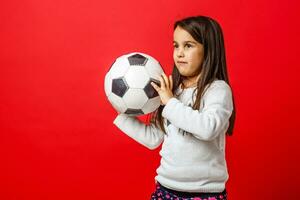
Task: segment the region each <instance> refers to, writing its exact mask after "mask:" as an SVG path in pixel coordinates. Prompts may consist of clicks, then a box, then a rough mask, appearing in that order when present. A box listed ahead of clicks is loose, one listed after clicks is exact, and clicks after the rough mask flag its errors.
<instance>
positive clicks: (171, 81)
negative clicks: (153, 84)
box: [169, 75, 173, 90]
mask: <svg viewBox="0 0 300 200" xmlns="http://www.w3.org/2000/svg"><path fill="white" fill-rule="evenodd" d="M169 79H170V89H171V90H172V89H173V79H172V75H170V76H169Z"/></svg>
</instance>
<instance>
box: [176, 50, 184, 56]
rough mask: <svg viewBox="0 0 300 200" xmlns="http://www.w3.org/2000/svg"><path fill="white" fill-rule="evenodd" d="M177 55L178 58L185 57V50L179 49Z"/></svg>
mask: <svg viewBox="0 0 300 200" xmlns="http://www.w3.org/2000/svg"><path fill="white" fill-rule="evenodd" d="M176 54H177V57H178V58H180V57H184V53H183V49H182V48H178V49H177V53H176Z"/></svg>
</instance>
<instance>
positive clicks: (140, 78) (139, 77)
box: [124, 66, 150, 88]
mask: <svg viewBox="0 0 300 200" xmlns="http://www.w3.org/2000/svg"><path fill="white" fill-rule="evenodd" d="M124 77H125V80H126V82H127V83H128V86H129V87H130V88H144V87H145V86H146V84H147V83H148V81H149V80H150V77H149V75H148V73H147V71H146V70H145V67H143V66H130V68H129V69H128V71H127V72H126V74H125V76H124Z"/></svg>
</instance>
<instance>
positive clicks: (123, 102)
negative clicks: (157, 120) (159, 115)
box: [104, 52, 163, 116]
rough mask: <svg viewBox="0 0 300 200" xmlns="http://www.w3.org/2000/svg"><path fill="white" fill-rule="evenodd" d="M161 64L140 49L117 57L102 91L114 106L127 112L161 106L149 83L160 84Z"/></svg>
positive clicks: (151, 110)
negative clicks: (140, 51)
mask: <svg viewBox="0 0 300 200" xmlns="http://www.w3.org/2000/svg"><path fill="white" fill-rule="evenodd" d="M162 73H163V70H162V68H161V65H160V64H159V62H158V61H157V60H156V59H154V58H153V57H151V56H149V55H147V54H144V53H139V52H134V53H129V54H126V55H122V56H120V57H118V58H117V59H116V60H115V62H114V63H113V64H112V66H111V68H110V69H109V71H108V72H107V74H106V76H105V83H104V85H105V86H104V87H105V93H106V96H107V98H108V100H109V102H110V103H111V104H112V106H113V107H114V109H115V110H117V111H118V112H119V113H125V114H128V115H130V116H139V115H145V114H148V113H151V112H153V111H155V110H156V109H157V108H158V107H159V106H160V97H159V95H158V93H157V92H156V90H155V89H154V88H153V87H152V85H151V84H150V83H151V81H153V82H155V83H156V84H157V85H160V81H159V77H160V76H161V74H162Z"/></svg>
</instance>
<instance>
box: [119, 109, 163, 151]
mask: <svg viewBox="0 0 300 200" xmlns="http://www.w3.org/2000/svg"><path fill="white" fill-rule="evenodd" d="M113 123H114V124H115V125H116V126H117V127H118V128H119V129H120V130H121V131H123V132H124V133H125V134H126V135H128V136H129V137H131V138H132V139H134V140H135V141H137V142H138V143H140V144H142V145H143V146H145V147H147V148H149V149H151V150H153V149H155V148H157V147H158V146H159V145H160V144H161V143H162V141H163V138H164V132H163V131H161V130H160V129H159V128H157V127H156V126H155V125H154V124H153V123H151V124H149V125H146V124H144V123H142V122H141V121H139V120H138V119H137V118H136V117H131V116H129V115H126V114H119V115H118V116H117V117H116V119H115V120H114V122H113Z"/></svg>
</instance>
